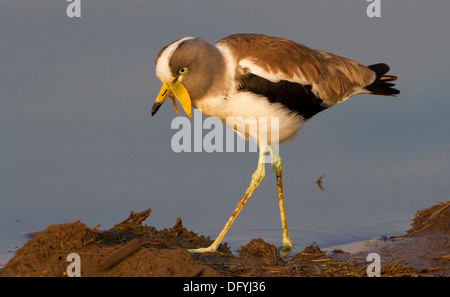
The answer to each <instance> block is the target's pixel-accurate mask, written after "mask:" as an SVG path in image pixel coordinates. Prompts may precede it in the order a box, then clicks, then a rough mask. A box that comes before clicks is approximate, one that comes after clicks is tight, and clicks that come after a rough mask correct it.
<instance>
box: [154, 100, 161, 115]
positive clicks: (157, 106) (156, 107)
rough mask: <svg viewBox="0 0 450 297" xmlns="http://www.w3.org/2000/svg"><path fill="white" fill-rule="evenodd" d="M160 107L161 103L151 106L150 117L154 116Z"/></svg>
mask: <svg viewBox="0 0 450 297" xmlns="http://www.w3.org/2000/svg"><path fill="white" fill-rule="evenodd" d="M161 105H162V103H159V102H155V104H153V108H152V116H154V115H155V114H156V112H157V111H158V109H159V108H160V107H161Z"/></svg>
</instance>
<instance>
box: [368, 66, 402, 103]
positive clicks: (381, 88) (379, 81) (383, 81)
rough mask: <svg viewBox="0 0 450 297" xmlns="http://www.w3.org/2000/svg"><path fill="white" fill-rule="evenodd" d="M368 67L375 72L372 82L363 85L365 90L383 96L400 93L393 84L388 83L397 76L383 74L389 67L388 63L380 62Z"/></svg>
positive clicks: (393, 95)
mask: <svg viewBox="0 0 450 297" xmlns="http://www.w3.org/2000/svg"><path fill="white" fill-rule="evenodd" d="M368 67H369V69H370V70H372V71H374V72H375V73H376V78H375V81H374V82H373V83H372V84H370V85H368V86H367V87H365V89H366V90H368V91H369V92H370V93H371V94H375V95H383V96H392V97H395V95H397V94H400V91H399V90H397V89H394V88H393V86H395V84H393V83H390V81H395V80H397V76H394V75H385V74H386V73H387V72H388V71H389V69H390V68H389V66H388V65H386V64H384V63H380V64H374V65H370V66H368Z"/></svg>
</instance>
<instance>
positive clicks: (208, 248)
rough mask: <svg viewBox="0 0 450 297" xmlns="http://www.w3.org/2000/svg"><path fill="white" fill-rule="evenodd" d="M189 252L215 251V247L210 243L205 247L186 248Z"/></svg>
mask: <svg viewBox="0 0 450 297" xmlns="http://www.w3.org/2000/svg"><path fill="white" fill-rule="evenodd" d="M187 251H188V252H190V253H193V254H198V253H212V252H216V251H217V247H216V246H214V245H211V246H209V247H206V248H198V249H188V250H187Z"/></svg>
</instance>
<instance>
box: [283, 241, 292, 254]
mask: <svg viewBox="0 0 450 297" xmlns="http://www.w3.org/2000/svg"><path fill="white" fill-rule="evenodd" d="M280 250H281V257H283V258H284V257H286V256H287V255H289V254H290V253H291V252H292V244H291V243H283V244H282V245H281V247H280Z"/></svg>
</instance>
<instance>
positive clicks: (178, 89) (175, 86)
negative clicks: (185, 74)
mask: <svg viewBox="0 0 450 297" xmlns="http://www.w3.org/2000/svg"><path fill="white" fill-rule="evenodd" d="M169 97H170V99H172V103H173V106H174V107H175V111H176V112H177V113H178V114H180V112H179V111H178V108H177V103H176V101H175V98H177V100H178V101H179V102H180V104H181V107H183V110H184V111H185V112H186V113H187V115H188V116H189V117H191V97H190V96H189V93H188V91H187V90H186V88H185V87H184V86H183V84H182V83H181V82H179V81H178V79H177V77H173V78H171V79H170V81H169V83H167V82H163V84H162V86H161V90H160V91H159V94H158V97H157V98H156V100H155V103H154V104H153V108H152V116H154V115H155V114H156V112H157V111H158V109H159V108H160V107H161V105H162V104H163V103H164V101H166V99H167V98H169Z"/></svg>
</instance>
